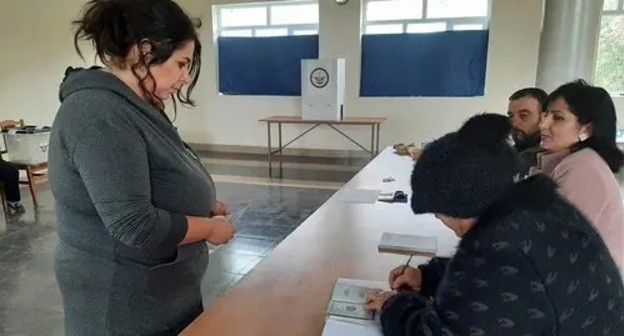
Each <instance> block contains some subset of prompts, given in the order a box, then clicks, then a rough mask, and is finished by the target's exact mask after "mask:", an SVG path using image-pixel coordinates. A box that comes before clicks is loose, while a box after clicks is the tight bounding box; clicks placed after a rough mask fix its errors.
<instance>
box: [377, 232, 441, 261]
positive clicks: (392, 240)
mask: <svg viewBox="0 0 624 336" xmlns="http://www.w3.org/2000/svg"><path fill="white" fill-rule="evenodd" d="M377 249H378V250H379V252H388V253H397V254H407V255H409V254H414V255H420V256H426V257H434V256H435V255H436V252H437V250H438V238H437V237H434V236H417V235H408V234H400V233H391V232H384V233H383V235H382V236H381V239H380V241H379V245H378V246H377Z"/></svg>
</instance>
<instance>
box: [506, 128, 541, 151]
mask: <svg viewBox="0 0 624 336" xmlns="http://www.w3.org/2000/svg"><path fill="white" fill-rule="evenodd" d="M539 133H540V132H539V130H537V131H535V132H534V133H531V134H527V133H526V132H524V131H522V130H519V129H513V130H512V131H511V137H512V138H513V140H514V143H515V144H516V146H517V147H524V146H525V145H526V144H527V143H528V142H530V141H531V140H533V139H534V138H535V137H536V136H537V135H539Z"/></svg>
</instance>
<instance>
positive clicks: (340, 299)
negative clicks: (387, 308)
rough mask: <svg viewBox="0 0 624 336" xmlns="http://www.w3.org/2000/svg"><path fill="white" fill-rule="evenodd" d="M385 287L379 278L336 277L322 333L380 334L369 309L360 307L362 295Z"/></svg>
mask: <svg viewBox="0 0 624 336" xmlns="http://www.w3.org/2000/svg"><path fill="white" fill-rule="evenodd" d="M378 289H381V290H386V291H387V290H389V286H388V284H387V283H386V282H383V281H367V280H357V279H346V278H338V280H337V281H336V284H335V285H334V289H333V291H332V296H331V298H330V301H329V304H328V305H327V316H328V317H327V320H326V321H325V329H324V330H323V336H341V335H371V336H372V335H375V336H376V335H381V326H380V324H379V321H378V319H376V318H375V314H373V312H370V311H367V310H366V309H365V308H364V305H365V301H366V296H367V295H368V293H370V292H371V291H374V290H378Z"/></svg>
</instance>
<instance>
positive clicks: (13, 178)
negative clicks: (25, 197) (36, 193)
mask: <svg viewBox="0 0 624 336" xmlns="http://www.w3.org/2000/svg"><path fill="white" fill-rule="evenodd" d="M0 181H2V183H4V193H5V194H6V198H7V201H9V202H19V201H20V200H21V197H20V190H19V170H18V169H17V168H15V166H13V165H12V164H11V163H10V162H6V161H4V160H0Z"/></svg>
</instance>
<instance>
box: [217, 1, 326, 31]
mask: <svg viewBox="0 0 624 336" xmlns="http://www.w3.org/2000/svg"><path fill="white" fill-rule="evenodd" d="M213 13H214V18H215V20H214V21H215V32H216V34H215V35H216V36H225V37H271V36H292V35H317V34H318V22H319V7H318V2H317V1H310V0H301V1H299V0H295V1H280V2H277V1H275V2H270V3H251V4H242V5H224V6H214V9H213Z"/></svg>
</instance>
